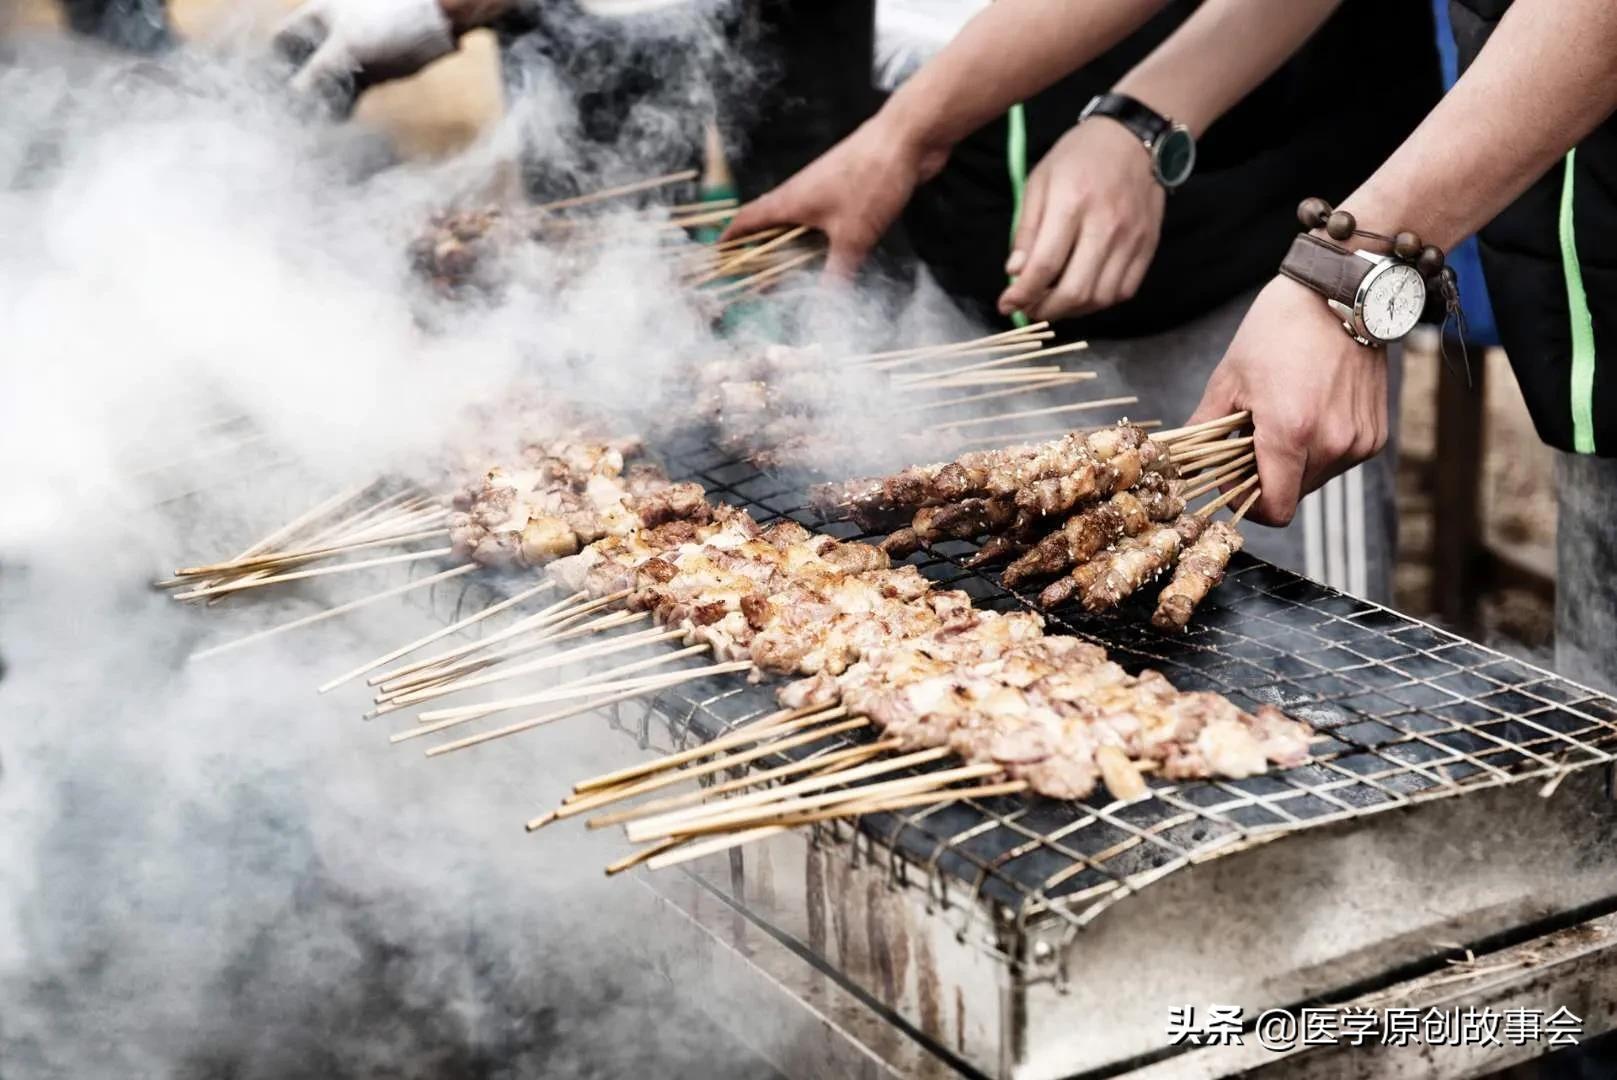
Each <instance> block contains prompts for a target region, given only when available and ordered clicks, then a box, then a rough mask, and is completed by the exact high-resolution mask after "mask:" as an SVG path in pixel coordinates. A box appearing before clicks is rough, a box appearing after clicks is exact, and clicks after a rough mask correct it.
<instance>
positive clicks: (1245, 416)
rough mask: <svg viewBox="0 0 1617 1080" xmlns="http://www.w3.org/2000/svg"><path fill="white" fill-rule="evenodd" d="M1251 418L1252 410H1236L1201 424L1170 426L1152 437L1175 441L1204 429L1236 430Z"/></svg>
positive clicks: (1159, 440)
mask: <svg viewBox="0 0 1617 1080" xmlns="http://www.w3.org/2000/svg"><path fill="white" fill-rule="evenodd" d="M1251 419H1252V414H1251V413H1250V412H1245V411H1243V412H1235V413H1230V414H1229V415H1228V416H1221V417H1219V418H1218V419H1216V420H1206V421H1203V422H1202V423H1200V424H1191V425H1190V426H1188V427H1178V428H1170V429H1168V430H1167V431H1159V432H1157V433H1156V434H1155V435H1153V436H1151V437H1152V438H1153V439H1156V440H1157V441H1158V442H1175V441H1177V440H1180V439H1183V438H1185V437H1186V436H1188V435H1199V434H1201V433H1202V432H1204V431H1234V430H1235V429H1236V428H1238V427H1240V426H1241V425H1242V424H1245V423H1247V422H1248V421H1249V420H1251Z"/></svg>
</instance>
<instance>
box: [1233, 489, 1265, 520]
mask: <svg viewBox="0 0 1617 1080" xmlns="http://www.w3.org/2000/svg"><path fill="white" fill-rule="evenodd" d="M1262 494H1263V489H1262V488H1253V489H1252V494H1250V495H1248V496H1247V497H1246V501H1245V502H1243V503H1242V504H1241V508H1240V509H1239V510H1237V511H1236V512H1235V520H1234V521H1233V522H1232V524H1235V525H1239V524H1241V519H1242V518H1244V517H1246V512H1247V511H1248V510H1250V509H1252V504H1253V503H1255V502H1257V501H1258V496H1260V495H1262Z"/></svg>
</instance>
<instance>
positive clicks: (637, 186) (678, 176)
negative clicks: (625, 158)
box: [530, 169, 701, 213]
mask: <svg viewBox="0 0 1617 1080" xmlns="http://www.w3.org/2000/svg"><path fill="white" fill-rule="evenodd" d="M700 175H701V172H700V171H699V170H697V169H682V170H680V171H679V172H672V173H667V174H665V175H663V176H653V177H651V178H650V179H649V180H636V181H635V182H634V183H632V184H619V185H618V186H617V187H609V188H602V189H601V190H600V191H592V192H589V193H588V194H584V195H574V196H572V197H571V198H568V199H557V200H555V201H554V202H547V203H541V204H539V205H538V206H535V207H531V208H530V209H531V210H533V211H535V212H540V213H543V212H549V211H552V210H565V209H567V208H569V207H573V206H586V205H588V204H589V203H596V202H604V201H605V200H607V199H615V198H617V197H618V196H620V195H633V194H636V193H637V192H641V191H650V190H651V189H653V188H659V187H664V186H666V185H668V184H679V183H683V182H684V181H686V180H695V179H696V178H697V177H698V176H700Z"/></svg>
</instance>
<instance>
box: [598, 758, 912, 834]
mask: <svg viewBox="0 0 1617 1080" xmlns="http://www.w3.org/2000/svg"><path fill="white" fill-rule="evenodd" d="M902 745H903V742H902V740H899V739H884V740H882V741H881V742H876V743H870V744H868V745H864V746H850V747H848V748H847V749H845V750H837V751H834V752H829V753H828V752H824V751H822V752H819V753H815V754H811V755H809V756H808V757H806V758H804V759H803V760H802V761H793V762H790V763H789V764H786V765H779V766H777V767H775V768H773V769H764V770H763V771H761V772H749V773H748V774H747V775H745V776H739V777H737V778H736V779H734V780H727V781H725V782H724V783H722V784H714V785H713V786H712V787H705V788H698V789H697V790H695V791H687V792H686V793H685V794H683V795H668V796H664V797H663V798H661V799H653V800H651V801H650V802H648V803H642V804H641V805H639V806H631V807H630V808H629V809H627V810H618V811H615V812H613V813H610V814H601V815H599V816H597V817H592V818H590V819H589V820H588V821H586V822H585V823H584V824H585V825H586V826H587V827H589V828H591V829H604V828H606V827H607V826H608V825H619V824H622V823H623V822H625V821H633V820H635V819H637V818H643V817H651V816H653V815H655V814H659V813H662V812H664V811H667V810H677V809H679V808H680V807H682V806H692V805H695V804H697V803H702V802H706V801H708V800H710V799H713V798H715V797H717V796H719V795H728V794H729V793H730V792H732V791H741V790H743V789H745V788H749V787H754V786H756V785H758V784H767V783H768V782H769V781H771V780H779V779H781V778H782V777H785V776H793V775H795V774H797V773H800V772H810V773H811V775H815V776H822V775H830V774H832V773H837V772H841V771H842V770H844V769H848V768H852V767H853V766H855V765H858V764H861V763H862V762H864V761H865V760H866V759H868V758H872V757H875V756H876V755H877V754H881V753H884V752H886V751H888V750H896V749H897V748H898V747H900V746H902Z"/></svg>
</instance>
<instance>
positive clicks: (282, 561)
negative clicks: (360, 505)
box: [175, 529, 449, 578]
mask: <svg viewBox="0 0 1617 1080" xmlns="http://www.w3.org/2000/svg"><path fill="white" fill-rule="evenodd" d="M448 532H449V530H448V529H422V530H420V531H418V532H410V533H402V534H400V535H398V536H384V537H381V538H379V539H376V540H361V541H359V542H357V543H352V544H334V545H332V546H330V547H322V548H314V549H312V550H309V551H300V552H293V553H291V554H287V555H260V556H256V557H254V558H251V559H246V560H243V561H241V562H237V563H216V564H214V565H213V566H191V567H186V568H185V569H183V570H177V571H175V576H176V577H181V578H192V577H219V576H221V575H222V574H229V573H231V572H232V571H235V570H238V569H240V570H262V569H264V568H266V567H269V566H286V565H291V564H294V563H300V562H310V561H312V560H315V559H324V558H329V557H330V556H332V555H346V554H348V553H349V552H353V551H364V550H365V549H367V548H373V547H381V546H383V545H385V544H407V543H409V542H411V541H413V540H426V539H428V538H429V537H433V536H443V535H445V534H446V533H448Z"/></svg>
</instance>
